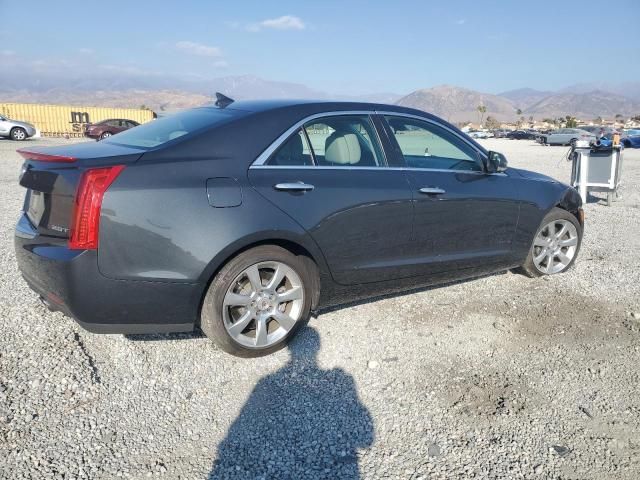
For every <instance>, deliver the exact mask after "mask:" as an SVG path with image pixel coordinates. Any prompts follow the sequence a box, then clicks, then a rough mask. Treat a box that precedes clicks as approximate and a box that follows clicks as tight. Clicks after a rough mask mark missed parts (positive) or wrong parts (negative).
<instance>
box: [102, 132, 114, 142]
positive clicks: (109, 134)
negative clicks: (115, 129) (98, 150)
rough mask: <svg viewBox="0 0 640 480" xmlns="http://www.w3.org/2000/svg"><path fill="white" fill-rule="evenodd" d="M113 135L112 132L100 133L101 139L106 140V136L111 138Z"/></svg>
mask: <svg viewBox="0 0 640 480" xmlns="http://www.w3.org/2000/svg"><path fill="white" fill-rule="evenodd" d="M111 135H112V133H111V132H104V133H103V134H102V135H100V140H104V139H105V138H109V137H110V136H111Z"/></svg>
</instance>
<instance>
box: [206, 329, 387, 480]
mask: <svg viewBox="0 0 640 480" xmlns="http://www.w3.org/2000/svg"><path fill="white" fill-rule="evenodd" d="M289 350H290V353H291V357H290V359H289V361H288V362H287V364H286V365H284V366H283V367H282V368H280V369H279V370H278V371H276V372H275V373H272V374H269V375H267V376H265V377H264V378H262V379H261V380H260V381H259V382H258V383H257V385H256V386H255V387H254V389H253V391H252V392H251V395H250V396H249V398H248V400H247V401H246V403H245V404H244V405H243V407H242V409H241V410H240V414H239V415H238V417H237V418H236V419H235V421H234V422H233V424H232V425H231V427H230V428H229V430H228V433H227V436H226V437H225V438H224V439H223V440H222V442H220V444H219V445H218V449H217V454H216V457H215V459H214V461H213V465H212V468H211V472H210V474H209V479H210V480H214V479H216V480H217V479H238V480H240V479H242V480H244V479H249V478H251V479H256V478H263V479H266V478H274V479H275V478H277V479H299V478H300V479H301V478H304V479H315V478H318V479H320V478H325V479H326V478H336V479H338V478H339V479H342V480H355V479H358V478H360V468H359V464H358V455H359V451H360V450H362V449H365V448H368V447H370V446H371V445H372V444H373V441H374V424H373V419H372V417H371V414H370V413H369V411H368V409H367V408H366V407H365V406H364V405H363V404H362V402H361V401H360V398H359V397H358V393H357V389H356V385H355V382H354V380H353V377H352V376H351V375H349V374H348V373H347V372H345V371H344V370H342V369H341V368H333V369H330V370H324V369H322V368H320V366H319V365H318V363H317V358H316V357H317V354H318V352H319V350H320V337H319V335H318V333H317V332H316V330H314V329H313V328H305V329H304V330H303V331H301V332H300V334H299V335H298V336H296V338H295V339H294V340H292V342H291V343H290V344H289Z"/></svg>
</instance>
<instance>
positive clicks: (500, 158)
mask: <svg viewBox="0 0 640 480" xmlns="http://www.w3.org/2000/svg"><path fill="white" fill-rule="evenodd" d="M506 169H507V157H505V156H504V155H503V154H501V153H499V152H489V156H488V157H487V172H489V173H500V172H504V171H505V170H506Z"/></svg>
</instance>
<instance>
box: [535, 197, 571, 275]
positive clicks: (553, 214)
mask: <svg viewBox="0 0 640 480" xmlns="http://www.w3.org/2000/svg"><path fill="white" fill-rule="evenodd" d="M554 220H567V221H569V222H571V223H572V224H573V225H574V226H575V227H576V230H577V232H578V245H577V246H576V253H575V255H574V256H573V258H572V259H571V262H569V265H567V267H566V268H565V269H564V270H562V271H561V272H558V273H565V272H566V271H568V270H569V269H570V268H572V267H573V265H574V263H575V261H576V259H577V258H578V255H579V254H580V248H581V247H582V234H583V229H582V225H580V222H579V221H578V219H577V218H576V217H575V216H574V215H573V214H571V212H568V211H566V210H563V209H561V208H558V207H554V208H553V209H552V210H551V211H550V212H549V213H547V214H546V215H545V216H544V218H543V219H542V222H540V226H539V227H538V229H537V230H536V233H535V234H534V236H533V239H532V240H531V246H530V247H529V254H528V255H527V260H526V261H525V263H524V265H523V266H522V269H523V270H524V272H525V273H526V274H527V275H528V276H530V277H542V276H545V275H547V274H546V273H544V272H541V271H540V270H538V268H537V267H536V266H535V264H534V263H533V242H534V241H535V239H536V237H537V236H538V234H539V233H540V230H542V229H543V228H544V227H545V226H546V225H547V224H548V223H549V222H552V221H554ZM553 275H557V274H555V273H554V274H553Z"/></svg>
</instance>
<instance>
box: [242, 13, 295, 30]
mask: <svg viewBox="0 0 640 480" xmlns="http://www.w3.org/2000/svg"><path fill="white" fill-rule="evenodd" d="M266 28H270V29H272V30H304V29H305V28H307V26H306V24H305V23H304V22H303V21H302V19H301V18H300V17H296V16H294V15H283V16H282V17H278V18H267V19H266V20H262V21H261V22H259V23H251V24H249V25H247V27H246V29H247V30H248V31H250V32H259V31H260V30H263V29H266Z"/></svg>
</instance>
